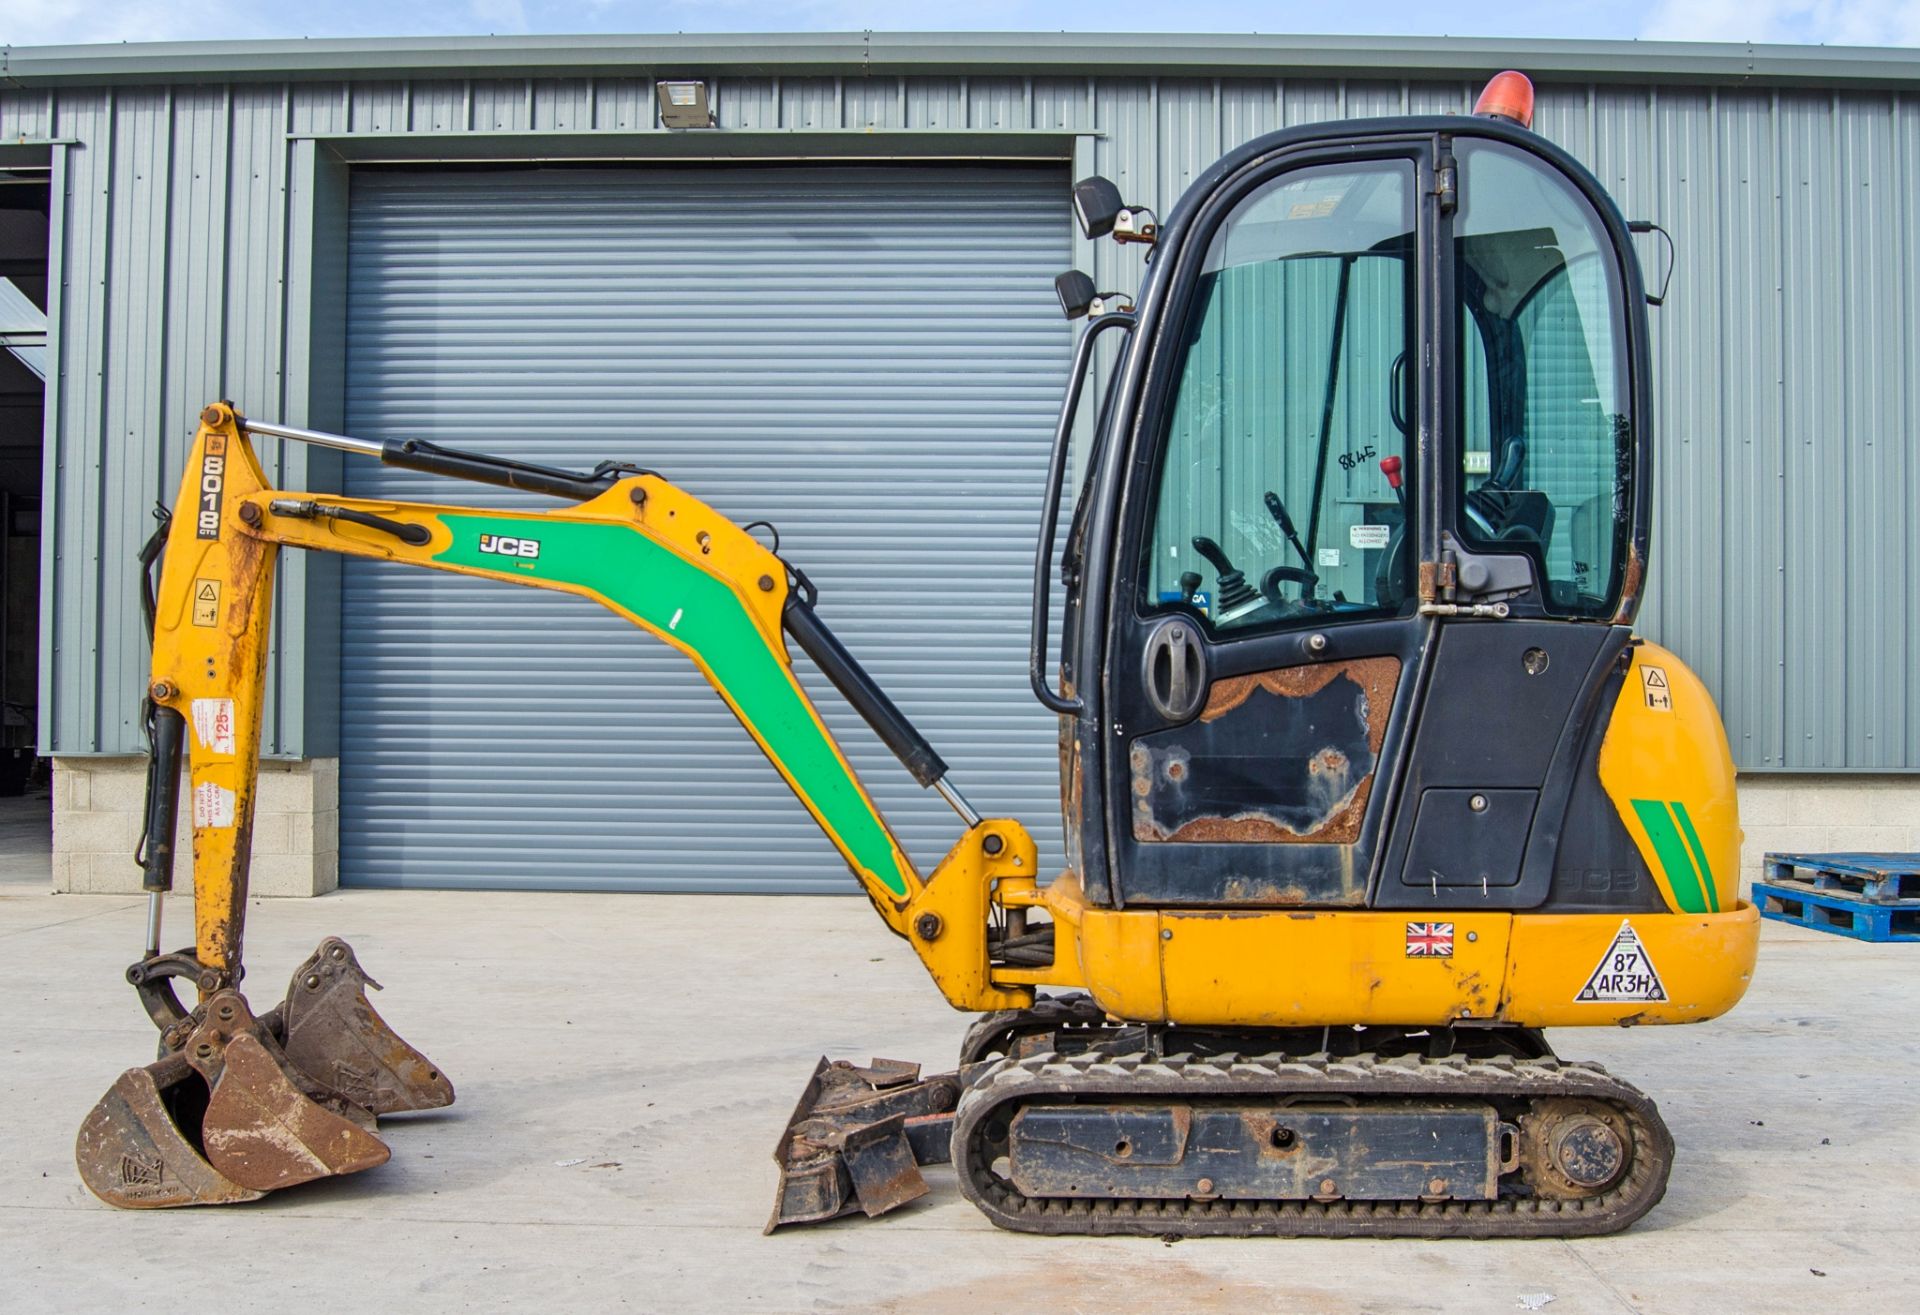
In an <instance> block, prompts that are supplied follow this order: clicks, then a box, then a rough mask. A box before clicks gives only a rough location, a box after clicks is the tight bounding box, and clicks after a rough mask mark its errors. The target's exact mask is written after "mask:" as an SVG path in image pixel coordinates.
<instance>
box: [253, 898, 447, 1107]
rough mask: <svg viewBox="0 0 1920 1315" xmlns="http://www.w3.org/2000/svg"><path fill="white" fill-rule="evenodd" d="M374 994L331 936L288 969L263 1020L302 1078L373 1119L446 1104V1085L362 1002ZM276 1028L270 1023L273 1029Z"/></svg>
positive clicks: (345, 949)
mask: <svg viewBox="0 0 1920 1315" xmlns="http://www.w3.org/2000/svg"><path fill="white" fill-rule="evenodd" d="M368 987H372V988H373V989H374V990H376V991H377V990H379V989H380V983H378V982H376V981H374V980H373V979H372V978H371V977H368V976H367V974H366V971H365V970H364V969H362V968H361V967H360V960H359V959H358V958H356V957H355V955H354V953H353V947H351V946H350V945H348V944H347V943H346V942H345V941H343V940H341V939H340V938H339V937H337V936H329V937H327V939H326V940H324V941H321V942H320V948H319V949H317V950H315V951H314V952H313V954H312V956H311V957H309V958H308V959H307V961H306V962H305V963H303V964H301V965H300V966H299V967H298V968H297V969H295V970H294V974H293V981H292V983H291V984H290V985H289V986H288V987H287V999H286V1003H285V1004H283V1005H282V1006H281V1007H280V1009H279V1010H278V1011H277V1012H278V1017H277V1018H276V1017H275V1015H273V1014H269V1015H268V1016H267V1019H266V1021H267V1023H268V1024H269V1026H270V1027H272V1029H273V1031H274V1033H275V1035H277V1036H278V1037H279V1039H280V1045H281V1048H282V1049H283V1050H284V1051H285V1052H286V1057H287V1059H288V1060H289V1061H291V1062H292V1063H293V1064H294V1065H296V1066H297V1067H298V1068H299V1069H300V1070H301V1071H302V1072H304V1073H306V1074H307V1076H309V1077H311V1078H313V1079H314V1080H315V1081H317V1082H319V1083H320V1084H321V1085H322V1086H324V1087H327V1088H329V1089H330V1090H332V1091H337V1092H339V1093H340V1094H341V1095H342V1096H345V1097H346V1098H347V1099H348V1100H350V1101H352V1102H354V1103H355V1104H356V1105H361V1106H364V1107H365V1108H367V1109H369V1110H372V1111H373V1112H374V1113H375V1114H401V1113H405V1112H406V1111H409V1110H436V1109H440V1108H442V1107H443V1106H447V1105H451V1104H453V1084H452V1083H451V1082H449V1081H447V1079H446V1077H445V1076H444V1075H442V1074H441V1072H440V1070H439V1069H437V1068H435V1067H434V1065H433V1064H432V1063H431V1062H429V1061H428V1059H427V1057H426V1056H425V1055H423V1054H421V1053H420V1052H419V1051H418V1050H415V1049H414V1048H413V1047H412V1046H410V1045H408V1044H407V1043H406V1042H405V1041H403V1040H401V1038H400V1035H399V1033H397V1032H395V1031H394V1030H393V1029H392V1028H391V1027H389V1026H387V1022H386V1020H385V1019H384V1018H382V1017H380V1015H379V1014H378V1013H377V1012H376V1011H375V1010H374V1007H373V1002H372V1001H370V1000H368V999H367V988H368ZM275 1024H277V1026H275Z"/></svg>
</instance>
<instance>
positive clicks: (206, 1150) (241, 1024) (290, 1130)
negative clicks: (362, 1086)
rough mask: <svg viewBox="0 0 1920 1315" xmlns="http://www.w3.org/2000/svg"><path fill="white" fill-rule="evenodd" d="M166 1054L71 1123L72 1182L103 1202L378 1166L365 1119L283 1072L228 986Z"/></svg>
mask: <svg viewBox="0 0 1920 1315" xmlns="http://www.w3.org/2000/svg"><path fill="white" fill-rule="evenodd" d="M199 1012H200V1016H201V1021H200V1023H199V1025H198V1026H197V1027H195V1028H194V1030H193V1032H192V1034H191V1035H190V1036H188V1038H187V1041H186V1045H185V1046H184V1047H183V1048H182V1049H181V1051H180V1053H179V1054H177V1055H169V1056H167V1057H166V1058H164V1059H161V1060H160V1061H158V1062H157V1063H154V1064H150V1065H148V1066H147V1067H145V1068H137V1069H131V1070H129V1071H128V1072H126V1073H124V1074H122V1075H121V1077H120V1080H119V1081H118V1082H116V1083H114V1085H113V1087H112V1088H111V1089H110V1090H109V1091H108V1092H107V1094H106V1095H105V1096H104V1097H102V1098H101V1100H100V1102H99V1103H98V1104H97V1105H95V1106H94V1108H93V1110H92V1112H91V1113H90V1114H88V1116H87V1119H86V1121H85V1122H84V1123H83V1124H82V1125H81V1128H80V1137H79V1141H78V1143H77V1145H76V1147H75V1158H76V1160H77V1161H78V1163H79V1167H80V1176H81V1179H82V1180H83V1181H84V1182H85V1183H86V1184H87V1186H88V1188H90V1189H91V1190H92V1191H93V1193H94V1194H95V1195H96V1196H98V1197H100V1198H101V1199H102V1200H103V1201H106V1202H108V1203H109V1204H111V1205H118V1206H127V1207H132V1208H154V1207H160V1206H176V1205H218V1204H224V1203H227V1202H232V1201H250V1200H254V1199H256V1198H258V1197H259V1196H260V1195H262V1194H263V1193H266V1192H270V1191H273V1190H275V1189H276V1188H281V1187H291V1186H294V1185H295V1184H297V1183H304V1182H310V1181H311V1180H313V1179H315V1178H325V1177H330V1176H333V1175H336V1174H347V1173H357V1172H358V1171H360V1170H362V1169H371V1168H373V1167H374V1166H375V1165H379V1164H384V1163H386V1161H387V1157H388V1155H389V1154H390V1152H389V1151H388V1150H387V1146H386V1143H384V1142H382V1141H381V1140H380V1139H379V1138H378V1137H376V1136H374V1135H373V1115H372V1114H371V1113H369V1112H368V1111H366V1110H365V1109H362V1108H360V1107H358V1106H355V1105H353V1104H352V1103H351V1102H349V1101H346V1100H344V1099H342V1098H339V1097H337V1096H333V1095H331V1094H330V1093H328V1092H326V1091H324V1090H323V1089H321V1088H320V1087H318V1086H317V1085H316V1084H314V1083H313V1082H312V1081H311V1079H309V1078H307V1077H306V1076H305V1075H304V1074H302V1073H300V1072H299V1071H298V1070H297V1069H295V1068H293V1067H292V1066H291V1065H290V1064H289V1063H288V1062H287V1060H286V1058H285V1056H284V1055H283V1054H282V1053H281V1052H280V1047H279V1044H278V1043H277V1042H276V1041H275V1040H274V1039H273V1036H272V1034H271V1033H270V1032H269V1031H268V1030H267V1029H266V1028H265V1027H264V1026H263V1025H262V1024H261V1023H260V1022H259V1021H258V1020H256V1019H255V1018H254V1017H253V1014H252V1012H251V1011H250V1010H249V1009H248V1008H247V1003H246V1001H245V1000H244V999H243V998H242V997H241V995H240V993H239V992H237V991H233V990H223V991H217V992H215V993H214V994H213V995H212V996H210V997H208V999H207V1001H206V1003H205V1005H204V1006H203V1009H202V1010H201V1011H199Z"/></svg>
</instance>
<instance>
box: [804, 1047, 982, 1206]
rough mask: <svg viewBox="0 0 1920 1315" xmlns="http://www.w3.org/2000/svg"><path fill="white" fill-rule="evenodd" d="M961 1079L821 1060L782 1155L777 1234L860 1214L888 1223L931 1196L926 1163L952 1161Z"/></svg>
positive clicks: (911, 1067) (883, 1063)
mask: <svg viewBox="0 0 1920 1315" xmlns="http://www.w3.org/2000/svg"><path fill="white" fill-rule="evenodd" d="M959 1099H960V1076H959V1075H958V1074H955V1073H942V1074H939V1075H937V1076H935V1077H931V1078H927V1079H925V1080H920V1066H919V1065H918V1064H909V1063H905V1062H903V1061H900V1060H895V1059H876V1060H874V1061H873V1063H872V1064H871V1065H868V1066H865V1067H862V1066H859V1065H855V1064H852V1063H849V1062H847V1061H846V1060H835V1061H829V1060H827V1059H824V1058H823V1059H821V1061H820V1062H819V1064H818V1065H816V1066H815V1068H814V1070H813V1077H812V1078H811V1079H810V1080H809V1081H808V1082H807V1085H806V1089H805V1090H804V1091H802V1092H801V1093H800V1103H799V1104H798V1105H796V1106H795V1107H794V1111H793V1117H792V1118H790V1119H788V1120H787V1126H786V1129H785V1130H784V1131H783V1132H782V1133H781V1134H780V1144H779V1145H778V1146H777V1147H775V1148H774V1152H773V1159H774V1163H776V1164H778V1165H779V1166H780V1189H779V1193H778V1195H777V1196H776V1197H775V1199H774V1205H773V1217H772V1218H770V1219H769V1220H768V1221H767V1227H766V1231H767V1232H769V1233H771V1232H772V1231H773V1230H774V1229H776V1228H778V1227H780V1226H781V1225H782V1224H811V1223H819V1222H821V1221H823V1220H827V1219H837V1218H839V1217H840V1216H841V1215H845V1214H852V1213H853V1212H854V1211H855V1210H862V1211H865V1212H866V1214H867V1215H869V1216H874V1215H882V1214H885V1213H886V1212H887V1211H889V1210H893V1209H895V1208H897V1207H899V1206H902V1205H905V1204H906V1203H907V1202H909V1201H912V1200H915V1199H917V1198H919V1197H921V1196H924V1195H926V1193H927V1184H926V1180H925V1179H924V1178H922V1177H921V1176H920V1166H921V1165H922V1164H934V1163H942V1162H944V1161H945V1160H946V1159H947V1157H948V1150H947V1140H948V1137H949V1136H950V1134H951V1132H952V1129H953V1108H954V1105H955V1104H956V1103H958V1101H959Z"/></svg>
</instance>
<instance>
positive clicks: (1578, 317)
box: [1454, 141, 1632, 617]
mask: <svg viewBox="0 0 1920 1315" xmlns="http://www.w3.org/2000/svg"><path fill="white" fill-rule="evenodd" d="M1455 155H1456V158H1457V159H1458V161H1459V165H1460V196H1461V204H1460V209H1459V212H1458V214H1457V215H1456V216H1455V220H1454V260H1455V287H1456V290H1457V294H1458V296H1459V301H1460V305H1459V334H1460V338H1459V341H1460V351H1459V353H1458V360H1459V377H1458V381H1457V382H1458V387H1457V390H1456V394H1457V397H1458V410H1457V413H1456V417H1455V419H1456V423H1457V424H1458V426H1459V431H1460V434H1461V437H1462V443H1461V463H1460V470H1459V472H1458V476H1459V486H1458V490H1457V494H1458V499H1459V502H1458V505H1457V507H1456V517H1455V520H1456V523H1457V524H1458V525H1459V527H1460V531H1461V535H1462V537H1463V538H1464V539H1465V540H1466V541H1467V543H1468V544H1469V546H1471V547H1474V548H1476V549H1481V550H1486V551H1495V552H1520V553H1524V554H1526V555H1528V556H1530V557H1532V558H1533V559H1534V562H1535V569H1536V572H1538V573H1539V576H1540V579H1541V580H1542V582H1543V590H1542V592H1543V593H1544V595H1545V604H1546V608H1547V610H1548V611H1550V612H1553V613H1556V614H1559V615H1563V616H1593V617H1604V616H1608V615H1610V614H1611V613H1612V610H1613V604H1614V600H1615V599H1616V598H1617V596H1618V593H1619V586H1620V574H1621V570H1622V567H1623V565H1624V559H1625V550H1626V544H1627V540H1628V531H1629V526H1630V517H1631V512H1632V508H1631V506H1630V504H1629V502H1628V494H1629V487H1630V485H1629V480H1628V478H1627V476H1628V473H1629V467H1628V459H1629V452H1630V444H1631V441H1632V435H1631V434H1630V432H1629V416H1630V415H1631V411H1630V409H1629V406H1628V388H1629V383H1628V375H1627V355H1626V349H1625V332H1624V328H1623V323H1624V321H1623V312H1622V306H1623V297H1622V294H1621V286H1620V276H1619V270H1618V266H1617V264H1616V262H1615V259H1614V255H1613V247H1612V243H1611V242H1609V241H1608V239H1607V235H1606V230H1605V229H1604V228H1602V227H1601V224H1600V221H1599V218H1598V216H1596V215H1595V214H1594V212H1593V208H1592V207H1591V206H1590V205H1589V204H1588V203H1587V201H1586V200H1585V198H1583V197H1582V196H1581V195H1580V194H1579V193H1578V192H1577V191H1575V189H1574V188H1573V185H1572V184H1571V183H1569V182H1568V181H1567V180H1566V179H1564V178H1562V177H1561V176H1560V175H1559V174H1558V173H1557V172H1555V171H1554V170H1552V169H1551V168H1550V167H1549V166H1547V165H1546V164H1545V163H1544V162H1542V161H1539V160H1537V159H1535V158H1533V157H1532V156H1529V155H1527V154H1525V153H1524V152H1522V151H1519V150H1516V149H1514V148H1513V147H1510V146H1505V145H1502V144H1499V143H1494V142H1474V141H1461V142H1459V143H1457V144H1456V146H1455Z"/></svg>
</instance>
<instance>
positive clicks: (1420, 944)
mask: <svg viewBox="0 0 1920 1315" xmlns="http://www.w3.org/2000/svg"><path fill="white" fill-rule="evenodd" d="M1407 957H1408V958H1409V959H1451V958H1452V957H1453V924H1452V923H1450V922H1410V923H1408V924H1407Z"/></svg>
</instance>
